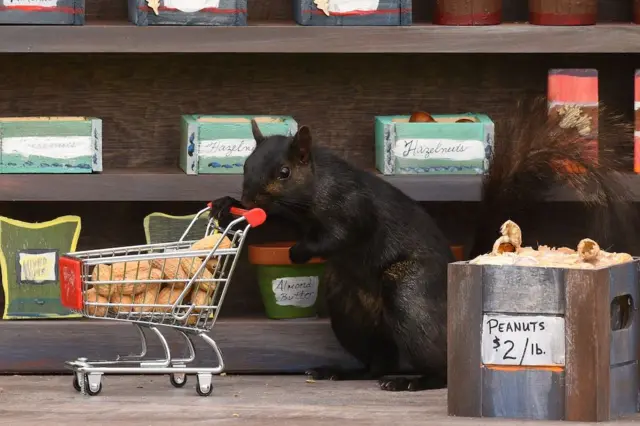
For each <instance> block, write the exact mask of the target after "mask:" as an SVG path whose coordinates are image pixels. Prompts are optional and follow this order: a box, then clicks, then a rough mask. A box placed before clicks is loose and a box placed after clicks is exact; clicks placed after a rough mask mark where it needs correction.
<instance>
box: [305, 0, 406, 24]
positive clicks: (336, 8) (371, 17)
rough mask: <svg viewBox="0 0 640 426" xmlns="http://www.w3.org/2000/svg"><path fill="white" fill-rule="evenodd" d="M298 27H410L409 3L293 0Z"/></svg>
mask: <svg viewBox="0 0 640 426" xmlns="http://www.w3.org/2000/svg"><path fill="white" fill-rule="evenodd" d="M293 7H294V11H293V12H294V16H295V19H296V22H297V23H298V24H300V25H318V26H341V25H344V26H357V25H370V26H384V25H390V26H404V25H411V20H412V17H411V16H412V15H411V0H293Z"/></svg>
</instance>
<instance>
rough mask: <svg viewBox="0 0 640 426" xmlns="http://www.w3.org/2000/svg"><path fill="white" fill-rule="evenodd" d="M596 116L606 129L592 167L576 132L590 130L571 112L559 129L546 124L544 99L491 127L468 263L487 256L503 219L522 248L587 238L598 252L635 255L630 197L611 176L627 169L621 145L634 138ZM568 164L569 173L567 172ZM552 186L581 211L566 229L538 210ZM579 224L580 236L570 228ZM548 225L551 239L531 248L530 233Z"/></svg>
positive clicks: (617, 122)
mask: <svg viewBox="0 0 640 426" xmlns="http://www.w3.org/2000/svg"><path fill="white" fill-rule="evenodd" d="M569 114H571V116H569ZM600 117H601V120H602V119H604V120H603V121H605V122H606V124H607V125H606V126H600V129H599V135H598V151H599V153H598V159H597V160H596V161H594V160H593V155H591V156H590V154H592V152H593V146H592V145H591V144H588V143H585V141H584V139H583V137H582V136H581V135H580V130H582V126H590V125H593V124H595V123H590V122H589V119H588V118H587V119H585V116H584V115H581V114H580V111H575V110H574V111H570V112H569V113H568V114H565V115H564V116H563V117H561V118H562V119H564V122H563V123H560V122H559V119H556V118H551V117H549V114H548V107H547V103H546V99H545V98H544V97H540V98H535V99H533V100H529V101H526V102H520V103H519V104H518V105H517V108H515V109H514V110H513V112H512V113H511V114H510V115H509V116H508V118H507V119H506V120H504V122H498V123H496V140H495V143H494V152H493V158H492V161H491V164H490V167H489V172H488V174H487V175H486V176H485V178H484V183H483V199H482V202H481V207H480V212H479V217H478V221H479V222H478V226H477V231H476V237H475V241H474V244H473V246H472V250H471V253H470V254H469V255H470V257H471V258H473V257H475V256H477V255H479V254H482V253H486V252H488V251H490V250H491V247H492V245H493V242H494V241H495V239H496V238H497V237H498V231H499V228H500V225H501V224H502V223H503V222H504V221H506V220H508V219H511V220H513V221H514V222H516V223H517V224H518V225H520V227H521V229H522V234H523V240H524V241H523V243H524V244H526V245H532V246H534V247H535V246H537V245H538V244H546V245H550V246H551V245H556V246H559V245H569V246H575V245H576V244H577V243H578V241H579V240H580V239H581V238H586V237H589V238H593V239H594V240H596V241H598V243H599V244H600V245H601V247H603V249H607V250H613V251H631V250H635V248H636V241H637V240H638V239H639V238H637V234H636V233H635V231H636V228H637V226H638V221H637V219H636V214H635V211H634V205H633V204H632V199H633V193H632V190H631V189H629V188H628V187H627V186H626V185H625V184H623V183H622V182H621V180H620V177H621V176H620V175H621V174H620V173H619V172H616V171H620V170H622V167H623V165H624V166H626V167H628V165H627V164H625V158H624V157H629V156H632V155H633V152H632V148H631V145H630V144H629V143H628V142H625V141H628V140H629V139H630V137H631V135H632V134H633V126H632V125H631V124H628V123H625V121H624V120H623V119H622V118H621V117H620V116H616V115H613V114H610V113H608V112H607V111H606V110H605V109H604V108H602V107H600ZM572 120H573V123H571V121H572ZM560 124H562V127H561V126H560ZM567 124H568V126H567ZM586 130H587V131H588V129H586ZM624 145H627V146H626V147H625V146H624ZM625 151H626V153H624V152H625ZM620 152H623V153H624V154H623V155H621V154H620ZM627 153H628V154H627ZM571 165H573V171H570V170H569V167H572V166H571ZM576 169H581V170H576ZM558 186H560V187H562V186H564V187H567V188H571V189H573V191H574V192H575V193H576V195H577V197H578V198H579V200H580V201H581V202H582V204H583V207H584V209H581V210H582V211H584V213H583V214H582V213H581V215H582V216H583V217H580V218H577V217H576V218H575V219H576V220H575V221H574V220H566V219H562V221H563V222H570V223H553V222H554V221H556V222H557V221H558V220H560V219H554V218H553V217H550V215H548V214H545V213H546V211H547V210H548V209H549V204H546V206H547V207H546V208H545V207H544V206H545V205H544V204H541V202H543V201H545V200H546V199H547V197H548V195H549V194H548V193H549V190H550V189H552V188H556V187H558ZM554 204H555V203H554ZM554 208H555V209H557V208H558V207H556V206H554ZM585 215H586V216H585ZM580 223H581V224H582V228H583V229H576V228H577V227H579V226H580V225H579V224H580ZM585 223H586V224H587V227H586V229H584V226H583V225H584V224H585ZM551 226H553V228H554V229H556V230H558V232H552V233H551V235H552V236H553V237H552V238H551V239H552V240H553V241H537V238H538V237H537V236H538V235H541V233H536V229H537V230H541V229H544V228H545V227H551ZM556 237H557V238H556ZM574 239H575V241H573V243H572V242H571V241H572V240H574ZM569 240H571V241H569ZM631 254H638V253H634V252H632V251H631Z"/></svg>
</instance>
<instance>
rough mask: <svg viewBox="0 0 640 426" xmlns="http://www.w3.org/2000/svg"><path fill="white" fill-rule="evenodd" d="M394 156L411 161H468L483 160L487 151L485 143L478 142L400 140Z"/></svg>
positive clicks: (394, 150) (397, 142) (394, 149)
mask: <svg viewBox="0 0 640 426" xmlns="http://www.w3.org/2000/svg"><path fill="white" fill-rule="evenodd" d="M393 154H394V155H395V156H396V158H406V159H410V160H429V159H438V160H442V159H446V160H454V161H456V160H457V161H466V160H483V159H484V157H485V150H484V143H483V142H482V141H478V140H457V139H398V140H397V141H396V145H395V147H394V148H393Z"/></svg>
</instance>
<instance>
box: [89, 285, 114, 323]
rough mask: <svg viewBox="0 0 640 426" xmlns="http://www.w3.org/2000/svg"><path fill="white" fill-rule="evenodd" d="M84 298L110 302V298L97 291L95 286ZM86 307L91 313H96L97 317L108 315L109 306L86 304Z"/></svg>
mask: <svg viewBox="0 0 640 426" xmlns="http://www.w3.org/2000/svg"><path fill="white" fill-rule="evenodd" d="M84 299H85V301H86V302H93V303H109V299H107V298H106V297H104V296H101V295H100V294H98V293H97V292H96V289H95V288H91V289H89V290H87V291H86V292H85V293H84ZM85 309H86V310H87V313H88V314H89V315H95V316H97V317H104V316H106V315H107V311H108V309H109V308H108V307H107V306H95V305H86V304H85Z"/></svg>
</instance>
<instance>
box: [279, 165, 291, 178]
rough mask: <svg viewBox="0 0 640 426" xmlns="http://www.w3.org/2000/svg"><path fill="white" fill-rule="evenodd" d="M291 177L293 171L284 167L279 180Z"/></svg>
mask: <svg viewBox="0 0 640 426" xmlns="http://www.w3.org/2000/svg"><path fill="white" fill-rule="evenodd" d="M289 176H291V170H290V169H289V168H288V167H287V166H282V168H281V169H280V173H279V174H278V179H289Z"/></svg>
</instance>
